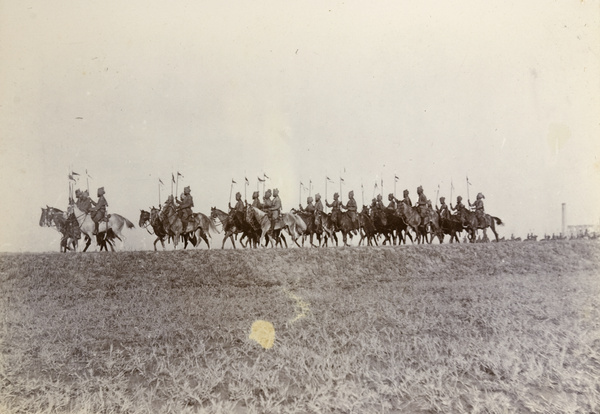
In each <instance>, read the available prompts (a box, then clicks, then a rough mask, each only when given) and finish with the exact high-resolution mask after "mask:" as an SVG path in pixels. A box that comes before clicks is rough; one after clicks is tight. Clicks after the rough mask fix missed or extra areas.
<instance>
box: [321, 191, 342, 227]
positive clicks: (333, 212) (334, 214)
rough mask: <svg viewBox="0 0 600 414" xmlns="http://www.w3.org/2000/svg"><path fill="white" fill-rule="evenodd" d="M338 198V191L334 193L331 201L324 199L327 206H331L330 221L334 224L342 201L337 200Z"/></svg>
mask: <svg viewBox="0 0 600 414" xmlns="http://www.w3.org/2000/svg"><path fill="white" fill-rule="evenodd" d="M339 198H340V195H339V194H338V193H334V194H333V202H332V203H331V204H329V203H328V202H327V200H325V204H326V205H327V207H331V221H333V222H334V223H335V224H336V225H337V222H338V216H339V215H340V207H341V206H342V202H341V201H340V200H338V199H339Z"/></svg>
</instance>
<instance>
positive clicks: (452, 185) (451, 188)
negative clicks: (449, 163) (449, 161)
mask: <svg viewBox="0 0 600 414" xmlns="http://www.w3.org/2000/svg"><path fill="white" fill-rule="evenodd" d="M452 190H454V184H452V178H451V179H450V202H451V203H452Z"/></svg>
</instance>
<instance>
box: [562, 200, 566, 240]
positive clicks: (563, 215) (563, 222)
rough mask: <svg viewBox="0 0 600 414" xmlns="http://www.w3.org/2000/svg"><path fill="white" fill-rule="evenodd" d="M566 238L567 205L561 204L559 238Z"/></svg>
mask: <svg viewBox="0 0 600 414" xmlns="http://www.w3.org/2000/svg"><path fill="white" fill-rule="evenodd" d="M566 236H567V203H562V234H561V237H566Z"/></svg>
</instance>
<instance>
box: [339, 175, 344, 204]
mask: <svg viewBox="0 0 600 414" xmlns="http://www.w3.org/2000/svg"><path fill="white" fill-rule="evenodd" d="M343 183H344V179H343V178H342V176H341V175H340V202H341V201H342V198H343V197H342V184H343Z"/></svg>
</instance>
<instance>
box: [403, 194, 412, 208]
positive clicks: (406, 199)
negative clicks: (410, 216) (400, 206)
mask: <svg viewBox="0 0 600 414" xmlns="http://www.w3.org/2000/svg"><path fill="white" fill-rule="evenodd" d="M402 197H403V198H402V202H403V203H404V204H406V205H407V206H409V207H412V201H411V200H410V197H409V196H408V190H404V191H403V192H402Z"/></svg>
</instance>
